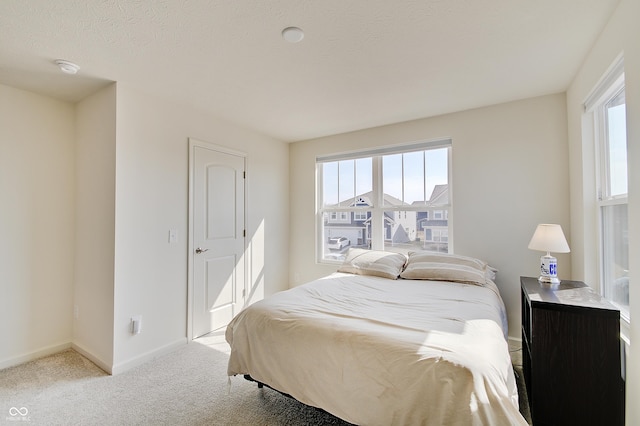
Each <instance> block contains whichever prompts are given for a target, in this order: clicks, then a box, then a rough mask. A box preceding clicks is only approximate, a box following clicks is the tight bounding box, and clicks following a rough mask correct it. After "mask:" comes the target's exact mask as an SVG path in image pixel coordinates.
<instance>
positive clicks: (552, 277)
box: [538, 252, 560, 287]
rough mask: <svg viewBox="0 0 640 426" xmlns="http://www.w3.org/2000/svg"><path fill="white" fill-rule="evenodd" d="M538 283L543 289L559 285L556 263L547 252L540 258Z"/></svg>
mask: <svg viewBox="0 0 640 426" xmlns="http://www.w3.org/2000/svg"><path fill="white" fill-rule="evenodd" d="M538 282H539V283H540V285H541V286H543V287H555V286H557V285H558V284H560V279H558V261H557V259H556V258H555V257H553V256H551V254H549V252H547V254H546V255H544V256H542V257H541V258H540V278H538Z"/></svg>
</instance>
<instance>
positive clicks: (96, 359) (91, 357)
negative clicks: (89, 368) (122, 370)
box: [71, 342, 113, 374]
mask: <svg viewBox="0 0 640 426" xmlns="http://www.w3.org/2000/svg"><path fill="white" fill-rule="evenodd" d="M71 349H73V350H74V351H76V352H78V353H79V354H80V355H82V356H83V357H85V358H87V359H89V361H91V362H93V363H94V364H95V365H97V366H98V367H100V368H101V369H102V370H103V371H104V372H105V373H107V374H113V373H112V372H111V365H109V363H107V362H104V361H103V360H102V359H100V357H97V356H95V355H94V354H93V353H91V351H89V350H88V349H87V348H85V347H84V346H82V345H79V344H78V343H75V342H73V343H71Z"/></svg>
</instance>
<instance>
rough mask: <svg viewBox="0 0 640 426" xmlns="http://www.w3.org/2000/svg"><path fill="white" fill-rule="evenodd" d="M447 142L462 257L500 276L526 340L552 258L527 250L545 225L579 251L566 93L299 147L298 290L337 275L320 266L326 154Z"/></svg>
mask: <svg viewBox="0 0 640 426" xmlns="http://www.w3.org/2000/svg"><path fill="white" fill-rule="evenodd" d="M442 137H451V138H452V141H453V148H452V156H453V178H452V179H453V181H452V182H451V183H452V199H453V212H454V213H453V216H454V217H453V221H454V222H453V232H454V234H453V242H454V247H455V249H454V250H455V252H456V253H459V254H464V255H469V256H475V257H478V258H482V259H485V260H486V261H488V262H489V263H490V264H491V265H493V266H495V267H496V268H498V269H499V273H498V278H497V280H496V283H497V284H498V286H499V288H500V290H501V293H502V296H503V299H504V301H505V304H506V306H507V310H508V315H509V324H510V330H509V333H510V335H511V336H513V337H516V338H519V337H520V281H519V277H520V275H528V276H538V272H539V265H540V263H539V262H540V261H539V258H540V255H541V254H542V253H537V252H533V251H531V250H528V249H527V245H528V243H529V240H530V239H531V236H532V235H533V231H534V230H535V227H536V225H537V224H538V223H545V222H551V223H559V224H561V225H562V227H563V229H564V230H565V233H566V236H567V239H568V240H569V243H570V244H571V239H570V237H571V235H570V232H569V231H570V228H569V174H568V168H567V164H568V161H569V160H568V146H567V125H566V103H565V96H564V94H556V95H549V96H543V97H539V98H534V99H527V100H523V101H519V102H511V103H507V104H501V105H495V106H490V107H486V108H480V109H475V110H470V111H463V112H459V113H454V114H448V115H444V116H439V117H433V118H426V119H422V120H416V121H411V122H407V123H400V124H395V125H390V126H384V127H379V128H373V129H367V130H362V131H358V132H353V133H348V134H342V135H337V136H332V137H326V138H321V139H315V140H310V141H302V142H297V143H294V144H292V145H291V149H290V162H289V167H290V173H291V179H290V182H291V204H290V205H291V212H290V216H291V242H290V244H291V262H290V277H291V282H292V285H297V284H300V283H302V282H305V281H308V280H311V279H314V278H317V277H320V276H322V275H326V274H328V273H331V272H334V271H335V270H336V267H335V266H332V265H322V264H317V263H316V261H315V247H316V244H315V236H314V231H313V230H314V229H315V228H314V223H313V221H312V219H311V218H313V217H315V158H316V156H318V155H324V154H329V153H338V152H345V151H353V150H359V149H367V148H371V147H374V146H383V145H391V144H398V143H403V142H413V141H418V140H430V139H437V138H442ZM557 257H558V262H559V269H560V270H559V275H560V277H561V278H565V279H566V278H571V276H570V275H571V274H570V272H571V265H570V258H569V256H568V255H557Z"/></svg>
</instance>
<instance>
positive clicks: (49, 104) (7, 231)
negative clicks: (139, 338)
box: [0, 85, 75, 368]
mask: <svg viewBox="0 0 640 426" xmlns="http://www.w3.org/2000/svg"><path fill="white" fill-rule="evenodd" d="M74 140H75V130H74V107H73V105H71V104H68V103H65V102H61V101H57V100H54V99H51V98H48V97H45V96H40V95H36V94H34V93H31V92H26V91H23V90H19V89H14V88H12V87H8V86H4V85H0V368H4V367H8V366H10V365H13V364H16V363H19V362H22V361H26V360H28V359H31V358H33V357H37V356H41V355H45V354H48V353H52V352H56V351H59V350H61V349H63V348H65V347H68V346H69V344H70V341H71V334H72V320H71V318H72V315H71V313H72V308H71V300H72V296H73V273H74V272H73V252H74V167H75V166H74V163H75V159H74V147H75V142H74Z"/></svg>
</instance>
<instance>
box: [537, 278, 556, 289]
mask: <svg viewBox="0 0 640 426" xmlns="http://www.w3.org/2000/svg"><path fill="white" fill-rule="evenodd" d="M538 283H540V285H541V286H542V287H557V286H558V285H559V284H560V279H559V278H558V277H546V276H544V275H540V277H539V278H538Z"/></svg>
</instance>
